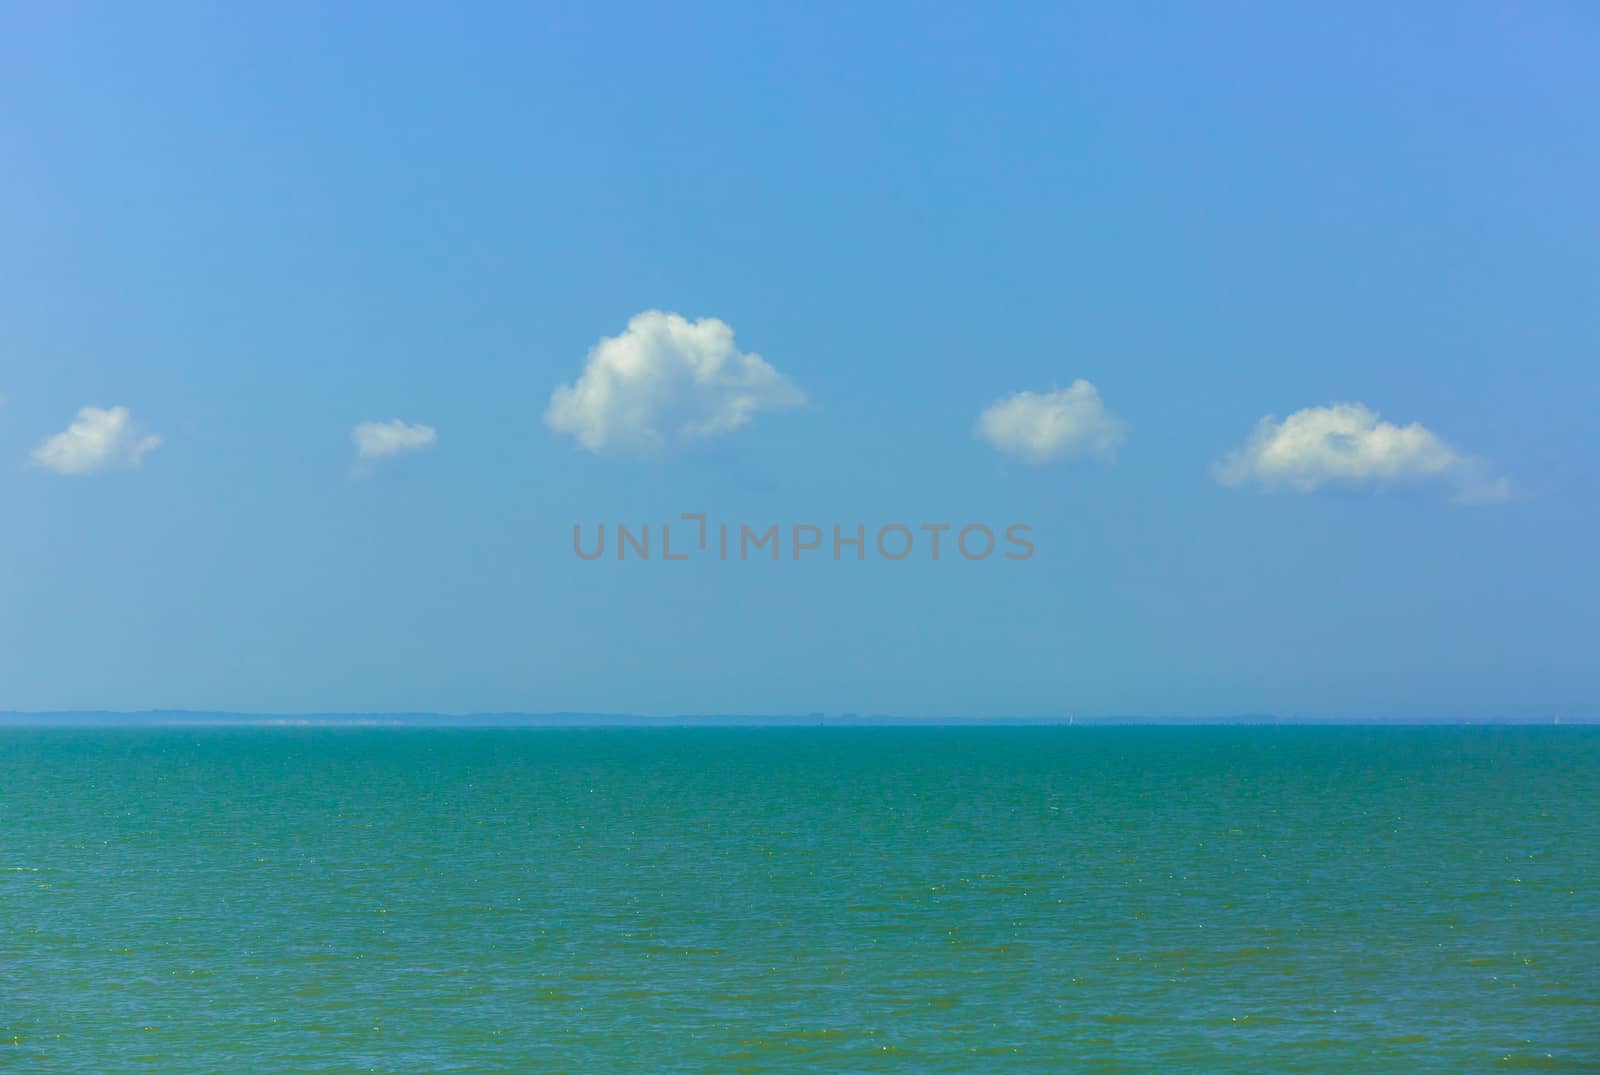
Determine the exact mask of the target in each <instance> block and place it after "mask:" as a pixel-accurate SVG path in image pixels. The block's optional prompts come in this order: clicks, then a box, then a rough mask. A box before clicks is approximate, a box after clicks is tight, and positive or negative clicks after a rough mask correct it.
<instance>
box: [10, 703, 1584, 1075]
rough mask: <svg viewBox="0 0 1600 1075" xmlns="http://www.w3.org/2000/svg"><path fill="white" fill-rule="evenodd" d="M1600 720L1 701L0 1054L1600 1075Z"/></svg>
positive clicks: (478, 1063)
mask: <svg viewBox="0 0 1600 1075" xmlns="http://www.w3.org/2000/svg"><path fill="white" fill-rule="evenodd" d="M1597 856H1600V729H1576V728H1548V729H1389V730H1375V729H1326V728H1321V729H1306V728H1299V729H1295V728H1276V729H1226V728H1216V729H1170V728H1168V729H1083V728H1057V729H881V730H874V729H853V730H843V729H831V730H830V729H748V730H728V729H722V730H677V731H669V730H609V731H585V732H563V731H552V730H532V731H530V730H521V731H518V730H484V731H466V730H456V731H443V730H393V731H391V730H327V729H305V730H249V729H203V730H189V729H147V730H137V729H119V730H81V729H80V730H69V729H45V730H0V1069H3V1070H16V1071H63V1072H88V1071H106V1070H117V1071H128V1070H147V1071H160V1072H213V1071H252V1070H254V1071H327V1072H333V1071H351V1072H355V1071H394V1072H420V1071H472V1072H491V1071H574V1072H623V1071H645V1072H665V1071H684V1072H694V1071H706V1072H711V1071H716V1072H723V1071H792V1070H801V1069H808V1068H814V1069H826V1070H831V1071H880V1070H883V1071H891V1070H892V1071H908V1072H935V1071H978V1072H983V1071H999V1070H1005V1071H1064V1070H1074V1071H1097V1072H1123V1071H1126V1072H1148V1071H1185V1070H1189V1071H1218V1072H1221V1071H1271V1072H1317V1071H1407V1072H1432V1071H1437V1072H1452V1073H1454V1072H1469V1071H1491V1070H1502V1069H1504V1070H1518V1069H1546V1068H1549V1069H1568V1070H1587V1071H1596V1070H1600V890H1597V887H1596V883H1597V881H1600V866H1597Z"/></svg>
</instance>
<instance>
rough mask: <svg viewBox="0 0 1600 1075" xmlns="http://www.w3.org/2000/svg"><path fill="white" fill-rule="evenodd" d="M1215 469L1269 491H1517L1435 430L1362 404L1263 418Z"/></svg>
mask: <svg viewBox="0 0 1600 1075" xmlns="http://www.w3.org/2000/svg"><path fill="white" fill-rule="evenodd" d="M1215 474H1216V477H1217V480H1218V481H1220V482H1222V483H1223V484H1224V485H1244V484H1247V483H1249V482H1255V483H1257V484H1259V485H1260V486H1261V487H1262V488H1263V489H1266V490H1268V491H1269V492H1276V491H1281V490H1290V491H1292V492H1297V493H1312V492H1316V491H1318V490H1321V489H1344V490H1356V491H1365V492H1374V491H1379V490H1383V489H1388V488H1393V487H1399V486H1412V487H1418V486H1432V487H1436V488H1440V489H1444V490H1446V491H1447V492H1448V493H1449V494H1450V495H1451V496H1452V497H1453V498H1454V499H1455V500H1457V501H1461V502H1470V503H1484V502H1488V501H1494V500H1504V499H1505V498H1506V497H1508V496H1509V495H1511V483H1510V482H1508V481H1506V480H1505V479H1503V478H1492V477H1490V476H1489V475H1488V474H1486V473H1485V470H1484V468H1483V465H1482V464H1481V463H1480V462H1479V461H1477V460H1475V459H1472V458H1469V457H1467V456H1463V455H1461V454H1460V453H1459V452H1457V451H1456V450H1455V449H1454V448H1452V447H1451V446H1450V445H1449V444H1446V443H1445V442H1444V441H1443V440H1441V439H1440V438H1439V437H1438V436H1437V435H1436V434H1435V433H1433V432H1432V431H1431V430H1429V429H1427V428H1425V427H1424V426H1422V425H1421V424H1419V423H1416V422H1413V423H1412V424H1411V425H1408V426H1397V425H1395V424H1393V423H1392V422H1385V421H1383V420H1382V419H1381V418H1379V416H1378V415H1377V414H1376V413H1375V412H1373V411H1371V410H1369V409H1368V408H1367V407H1365V406H1363V405H1362V404H1360V403H1335V404H1333V405H1331V406H1328V407H1307V408H1305V409H1304V410H1299V411H1295V412H1294V413H1293V414H1291V415H1289V417H1287V418H1285V419H1284V420H1283V421H1281V422H1280V421H1278V420H1277V419H1276V418H1274V417H1272V416H1268V417H1266V418H1263V419H1262V420H1261V421H1260V422H1259V423H1257V424H1256V428H1255V432H1254V433H1252V434H1251V435H1250V440H1249V441H1248V442H1247V443H1246V444H1245V446H1244V447H1243V448H1241V449H1239V450H1238V451H1236V452H1234V453H1233V454H1231V455H1229V456H1228V457H1227V458H1226V459H1224V460H1223V461H1222V462H1221V463H1219V464H1217V466H1216V468H1215Z"/></svg>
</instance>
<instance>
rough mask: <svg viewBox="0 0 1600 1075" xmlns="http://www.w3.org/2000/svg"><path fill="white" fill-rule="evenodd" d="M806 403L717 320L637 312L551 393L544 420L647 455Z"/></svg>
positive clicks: (606, 450) (607, 446) (598, 447)
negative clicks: (764, 413)
mask: <svg viewBox="0 0 1600 1075" xmlns="http://www.w3.org/2000/svg"><path fill="white" fill-rule="evenodd" d="M805 401H806V397H805V394H804V393H803V392H801V391H800V390H799V389H798V388H796V387H795V386H794V384H793V383H792V382H790V380H789V379H788V378H787V377H785V376H784V375H783V374H781V373H779V372H778V371H777V370H776V369H774V368H773V367H772V366H771V365H769V364H768V363H767V362H766V360H765V359H763V358H762V357H761V356H760V355H757V354H750V353H746V352H741V351H740V350H739V349H738V348H737V347H735V346H734V342H733V329H732V328H730V327H729V326H728V325H727V324H726V323H725V322H722V321H719V320H717V319H716V318H714V317H707V318H702V319H700V320H698V321H690V320H688V319H687V318H685V317H682V316H680V315H678V314H671V313H663V312H661V311H660V310H646V311H645V312H644V313H641V314H636V315H635V316H634V317H633V318H632V319H631V320H630V321H629V322H628V327H627V330H626V331H624V332H623V333H622V335H620V336H608V337H606V338H605V339H603V340H601V341H600V342H599V343H597V344H595V345H594V347H593V348H592V349H591V350H590V351H589V357H588V359H587V361H586V362H585V363H584V367H583V373H582V374H580V375H579V377H578V379H577V380H576V381H575V382H573V383H572V384H564V385H560V386H558V387H557V388H556V390H555V391H554V392H553V393H551V395H550V406H549V407H548V408H547V409H546V410H545V414H544V420H545V424H546V425H548V426H549V427H550V428H551V429H553V430H555V431H556V432H557V433H565V434H567V435H569V436H571V437H574V438H575V439H576V440H577V441H578V443H579V444H581V445H583V446H584V447H585V448H587V449H588V450H589V451H591V452H594V453H596V454H598V455H621V456H633V457H638V458H651V457H655V456H660V455H662V454H663V453H664V452H666V450H667V449H668V448H670V447H672V446H673V445H674V444H678V443H681V442H685V441H693V440H701V439H705V438H709V437H719V436H723V435H725V434H728V433H732V432H733V431H734V430H736V429H738V428H740V427H741V426H743V425H745V424H747V423H748V422H749V421H750V419H751V417H752V416H754V415H755V414H757V413H759V412H761V411H776V410H783V409H786V408H789V407H798V406H800V405H801V404H803V403H805Z"/></svg>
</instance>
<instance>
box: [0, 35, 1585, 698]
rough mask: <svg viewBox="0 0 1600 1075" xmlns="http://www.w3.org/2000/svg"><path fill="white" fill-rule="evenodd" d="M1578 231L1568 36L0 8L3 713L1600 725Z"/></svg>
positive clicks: (1581, 115) (1579, 82)
mask: <svg viewBox="0 0 1600 1075" xmlns="http://www.w3.org/2000/svg"><path fill="white" fill-rule="evenodd" d="M1597 192H1600V14H1597V12H1596V10H1595V9H1594V8H1593V7H1592V6H1590V5H1583V4H1577V3H1567V4H1562V3H1550V4H1541V5H1527V6H1522V7H1518V6H1513V5H1491V4H1465V5H1444V4H1438V5H1433V4H1427V5H1403V6H1399V7H1396V6H1394V5H1379V4H1343V3H1341V4H1324V5H1296V6H1294V7H1293V8H1283V7H1279V6H1274V5H1267V4H1243V5H1221V6H1217V5H1209V6H1206V7H1204V8H1200V7H1196V6H1192V5H1176V4H1174V5H1167V6H1164V7H1158V6H1146V7H1142V8H1138V9H1133V8H1128V7H1126V6H1119V5H1103V6H1101V7H1099V8H1098V9H1093V8H1090V7H1087V6H1084V7H1079V8H1077V9H1075V10H1072V9H1067V8H1065V7H1063V6H1060V5H1021V4H1010V5H1000V6H989V7H987V8H980V7H978V6H973V7H957V6H953V5H936V6H933V7H929V6H927V5H876V6H872V7H870V8H868V9H862V8H860V7H858V6H845V5H837V6H831V5H825V6H807V7H805V8H803V9H802V8H796V7H793V6H791V7H785V8H767V9H764V10H762V9H757V8H754V7H752V6H750V5H699V6H694V7H690V8H683V7H679V6H675V5H674V6H670V7H656V8H651V7H645V6H610V7H607V6H594V5H585V6H581V7H579V6H569V7H562V8H553V7H550V8H536V7H534V6H532V5H492V4H482V5H471V6H467V7H462V8H456V9H451V8H449V7H447V6H445V5H412V4H397V5H385V6H378V5H331V6H330V5H312V4H284V5H271V6H259V7H253V8H252V7H239V6H217V5H199V4H194V5H188V4H170V5H159V6H157V7H149V6H134V5H120V6H118V5H70V4H53V3H17V4H9V5H6V6H5V7H3V8H0V284H3V286H0V709H5V708H21V709H54V708H114V709H134V708H147V707H186V708H210V709H231V710H246V711H312V710H314V711H329V710H361V711H383V710H407V711H414V710H440V711H468V710H528V711H550V710H590V711H611V712H637V713H645V714H666V713H687V712H693V713H716V712H744V713H788V712H811V711H827V712H862V713H872V712H885V713H899V714H907V715H935V716H936V715H952V714H983V713H993V714H1009V715H1019V716H1020V715H1044V714H1070V713H1078V714H1097V715H1202V716H1203V715H1220V714H1229V713H1243V712H1275V713H1281V714H1284V715H1299V716H1380V715H1393V716H1396V717H1421V716H1448V715H1458V716H1469V717H1471V716H1493V715H1511V716H1524V717H1528V716H1541V715H1551V716H1554V715H1558V714H1565V715H1572V716H1578V715H1588V716H1594V715H1596V714H1600V659H1597V656H1600V611H1597V610H1600V553H1597V552H1596V546H1597V542H1596V532H1597V524H1600V498H1597V496H1596V492H1597V485H1600V481H1597V479H1600V447H1597V442H1596V437H1595V433H1594V421H1595V414H1596V413H1597V405H1600V197H1597ZM651 311H659V312H660V313H651ZM673 315H676V316H673ZM1269 418H1270V421H1269V422H1268V423H1267V424H1264V425H1263V424H1262V423H1263V420H1264V419H1269ZM683 512H704V513H707V514H708V515H709V516H710V518H711V520H712V522H713V523H715V522H717V521H725V522H730V523H734V524H738V523H748V524H750V525H752V526H758V527H762V528H764V527H765V526H767V525H769V524H772V523H778V524H781V525H784V526H786V527H787V526H788V525H790V524H794V523H811V524H815V525H818V526H820V527H823V528H824V529H825V530H826V529H827V528H831V527H832V526H833V525H834V524H841V525H843V526H845V527H847V528H853V527H854V526H855V525H856V524H857V523H861V524H865V525H866V526H867V527H868V528H869V529H868V534H869V540H870V534H871V533H872V532H873V530H874V529H875V528H876V527H878V526H881V525H884V524H888V523H903V524H906V525H908V526H910V527H913V528H914V527H916V526H918V525H919V524H923V523H949V524H952V525H953V526H954V527H956V528H959V527H960V526H962V525H965V524H968V523H974V522H978V523H984V524H987V525H989V526H991V527H993V528H994V529H995V530H996V531H1000V530H1002V529H1003V528H1004V527H1005V526H1007V525H1010V524H1014V523H1021V524H1026V525H1028V526H1030V527H1032V531H1031V533H1032V540H1033V543H1034V546H1035V554H1034V556H1033V557H1032V558H1031V559H1029V560H1027V561H1022V562H1017V561H1007V560H1004V559H1003V558H1001V557H999V556H995V557H993V558H991V559H988V560H984V561H982V562H968V561H965V560H963V559H961V558H960V557H953V556H950V555H948V552H947V554H946V556H945V557H943V558H942V559H941V560H940V561H938V562H934V561H932V560H931V559H929V558H927V557H926V556H925V555H920V554H919V555H914V556H912V557H910V558H908V559H907V560H905V561H903V562H898V563H893V562H886V561H884V560H882V559H881V558H878V557H876V556H869V558H868V559H867V560H866V561H865V562H853V561H850V560H848V559H847V560H845V561H841V562H835V561H834V560H833V559H832V557H831V555H828V554H827V551H826V549H824V552H823V554H821V555H817V556H814V557H809V558H803V559H802V560H800V561H798V562H796V561H794V560H792V559H791V558H790V556H789V554H788V552H789V550H788V548H787V547H785V549H784V556H783V559H781V560H780V561H779V562H777V563H773V562H771V561H768V560H756V561H751V562H743V563H741V562H729V563H723V562H719V561H717V560H716V559H714V558H709V557H704V556H702V557H699V558H692V559H691V560H689V561H687V562H682V563H663V562H661V561H660V560H659V558H656V559H653V560H652V561H650V562H644V563H640V562H622V563H619V562H617V561H616V560H615V559H614V558H612V557H609V556H608V557H606V558H603V559H601V560H598V561H595V562H583V561H580V560H578V559H577V558H576V557H575V556H574V555H573V551H572V528H573V525H574V524H575V523H581V524H584V525H585V526H587V527H589V528H591V530H592V528H593V527H594V526H596V525H597V524H601V523H604V524H606V525H608V526H610V525H612V524H615V523H617V522H628V523H633V524H642V523H651V524H659V523H661V522H665V521H671V520H674V519H676V518H677V517H678V516H679V514H680V513H683ZM677 538H678V534H677V532H676V531H675V533H674V540H675V541H676V540H677Z"/></svg>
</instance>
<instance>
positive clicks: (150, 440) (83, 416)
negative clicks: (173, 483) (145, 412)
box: [32, 407, 161, 477]
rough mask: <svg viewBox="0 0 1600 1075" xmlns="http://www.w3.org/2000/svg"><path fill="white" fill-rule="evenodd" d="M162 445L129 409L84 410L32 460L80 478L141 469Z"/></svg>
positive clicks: (41, 447)
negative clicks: (143, 427) (146, 457)
mask: <svg viewBox="0 0 1600 1075" xmlns="http://www.w3.org/2000/svg"><path fill="white" fill-rule="evenodd" d="M160 443H161V438H160V437H158V436H156V435H155V434H153V433H143V432H141V431H140V429H139V427H138V426H137V425H136V424H135V423H134V421H133V416H132V415H131V414H129V413H128V408H126V407H111V408H109V409H104V408H100V407H82V408H80V409H79V410H78V417H77V418H76V419H75V420H74V421H73V423H72V424H71V425H69V426H68V427H67V428H66V429H65V430H63V431H62V432H60V433H57V434H55V435H54V436H51V437H46V438H45V439H44V441H43V442H41V443H40V444H39V446H38V447H37V448H35V449H34V450H33V453H32V459H33V462H34V465H36V466H40V467H43V468H44V469H46V470H50V471H54V472H55V473H57V474H65V475H69V476H73V477H76V476H80V475H84V474H95V473H99V472H101V471H106V470H119V469H122V470H126V469H131V468H133V467H137V466H138V465H139V464H140V463H141V462H142V461H143V460H144V457H145V456H146V455H148V454H150V453H151V452H152V451H154V450H155V449H156V447H157V446H158V445H159V444H160Z"/></svg>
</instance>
